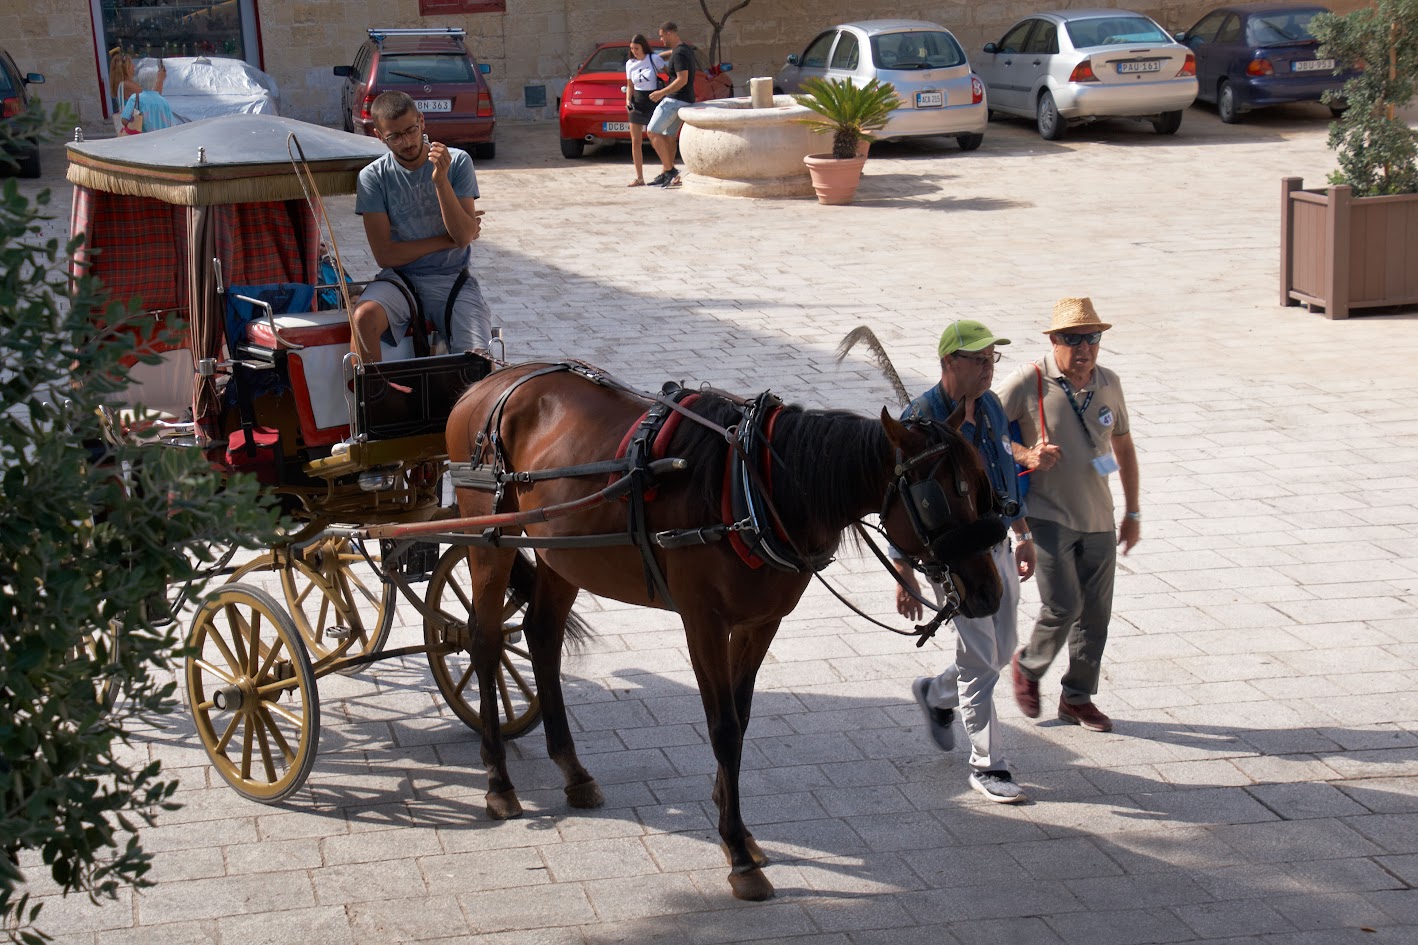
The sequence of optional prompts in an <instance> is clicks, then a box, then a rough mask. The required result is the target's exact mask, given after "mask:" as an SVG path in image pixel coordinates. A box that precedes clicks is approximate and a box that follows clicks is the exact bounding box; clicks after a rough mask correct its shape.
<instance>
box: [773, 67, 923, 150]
mask: <svg viewBox="0 0 1418 945" xmlns="http://www.w3.org/2000/svg"><path fill="white" fill-rule="evenodd" d="M803 88H804V89H806V90H807V94H806V95H794V96H793V98H795V99H797V102H798V104H799V105H802V106H803V107H805V108H810V109H812V110H813V111H815V112H817V115H816V116H809V117H807V118H802V119H799V120H800V121H801V122H802V123H803V124H805V125H807V126H809V127H810V128H812V130H813V131H815V132H818V133H820V134H831V135H832V156H833V157H835V158H850V157H856V156H857V142H858V141H860V140H862V139H863V138H869V137H870V135H869V134H868V132H872V131H876V130H877V129H879V128H882V127H885V125H886V120H887V119H888V118H889V117H890V116H891V113H892V112H893V111H895V110H896V107H897V106H898V105H899V104H900V102H901V100H900V99H899V98H898V97H897V95H896V87H895V86H894V85H892V84H891V83H890V82H881V81H879V80H877V79H872V80H871V81H870V82H868V83H867V84H866V85H853V84H852V83H851V82H847V81H845V80H839V79H831V80H828V79H818V78H812V79H808V80H806V81H804V82H803Z"/></svg>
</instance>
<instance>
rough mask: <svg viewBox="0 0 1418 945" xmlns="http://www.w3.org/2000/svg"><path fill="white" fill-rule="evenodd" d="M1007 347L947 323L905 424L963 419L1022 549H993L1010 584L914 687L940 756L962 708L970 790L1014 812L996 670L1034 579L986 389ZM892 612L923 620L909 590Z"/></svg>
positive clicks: (1002, 438) (911, 577)
mask: <svg viewBox="0 0 1418 945" xmlns="http://www.w3.org/2000/svg"><path fill="white" fill-rule="evenodd" d="M1007 344H1009V339H1008V338H996V337H995V336H994V335H993V334H992V333H991V332H990V330H989V329H988V328H986V327H985V326H984V325H982V324H980V323H979V322H976V321H970V320H967V319H961V320H960V321H956V322H952V323H950V324H949V325H947V326H946V328H945V331H944V332H942V333H941V336H940V345H939V347H938V348H937V353H938V354H939V355H940V383H939V384H936V385H935V386H934V387H932V388H931V389H930V390H928V391H926V392H925V393H924V394H922V395H921V396H919V397H917V398H916V399H915V400H913V401H911V405H910V406H909V407H907V408H906V410H905V412H904V413H903V414H902V415H901V419H903V420H906V419H909V418H912V417H924V418H926V419H930V420H940V421H945V420H949V419H950V418H951V417H952V415H953V414H955V412H956V411H957V410H959V411H961V414H962V417H963V422H962V423H961V426H960V432H961V434H962V435H963V436H964V437H965V438H966V439H967V440H969V441H970V443H971V444H972V445H974V447H975V449H976V450H977V451H978V452H979V454H980V459H981V461H982V462H983V463H984V466H985V472H986V473H987V474H988V476H989V479H990V487H991V488H992V489H993V490H994V493H995V503H996V505H997V506H998V507H999V510H1000V513H1001V515H1002V516H1003V518H1004V520H1005V522H1006V524H1008V525H1009V526H1010V528H1011V529H1012V530H1013V533H1014V536H1015V540H1016V542H1017V544H1018V546H1017V548H1015V549H1012V548H1011V547H1010V545H1011V542H1010V540H1009V539H1005V540H1004V541H1001V542H1000V543H999V544H997V545H995V546H994V548H993V549H991V555H992V557H993V558H994V562H995V567H996V568H997V569H998V570H999V574H1000V582H1001V583H1002V584H1003V585H1004V594H1003V596H1002V597H1001V598H1000V605H999V610H998V611H996V612H995V613H994V615H993V616H989V617H978V618H970V617H964V616H957V617H956V618H955V620H954V624H955V631H956V644H955V661H954V662H953V663H951V664H950V666H949V667H947V668H946V670H945V672H943V673H941V674H940V675H939V676H936V677H934V678H930V677H922V678H920V679H917V680H916V681H915V682H914V683H913V684H912V685H911V691H912V694H913V695H914V696H915V697H916V702H917V704H919V705H920V707H921V711H922V713H924V715H925V718H926V724H927V725H928V726H929V732H930V736H931V738H932V740H933V741H934V742H935V743H936V745H937V746H938V747H939V748H941V749H942V750H943V751H950V750H951V749H953V748H954V747H955V733H954V731H953V725H954V723H955V711H956V709H959V710H960V715H961V719H962V721H963V722H964V723H965V732H966V734H967V735H969V737H970V786H971V787H972V788H974V789H975V790H976V791H979V792H980V793H981V794H983V795H984V796H985V797H987V798H989V799H990V800H992V801H995V802H997V803H1001V804H1014V803H1018V802H1020V801H1022V800H1024V792H1023V790H1021V789H1020V787H1019V785H1018V784H1016V783H1014V777H1013V775H1011V774H1010V771H1009V767H1008V766H1007V765H1006V764H1005V761H1004V756H1003V754H1002V746H1001V743H1000V725H999V720H998V719H997V718H995V711H994V692H995V684H996V683H997V682H999V672H1000V670H1001V669H1003V668H1004V666H1005V665H1006V664H1007V663H1008V662H1009V659H1010V656H1011V655H1012V654H1013V653H1014V647H1015V643H1016V641H1017V632H1016V625H1015V611H1016V609H1017V607H1018V604H1019V582H1020V581H1021V580H1028V579H1029V577H1030V575H1032V574H1033V573H1034V545H1033V543H1032V536H1031V535H1030V534H1029V525H1028V523H1027V522H1026V521H1025V520H1024V497H1023V496H1022V495H1020V491H1019V468H1018V467H1017V466H1016V465H1015V462H1014V453H1013V450H1012V449H1011V443H1010V436H1009V420H1008V419H1007V418H1006V417H1005V413H1004V407H1003V405H1002V404H1001V403H1000V400H999V398H998V397H996V396H995V395H994V393H993V392H991V390H990V382H991V381H992V380H994V376H995V362H996V361H997V360H999V357H1000V356H999V354H997V353H996V351H995V347H996V346H997V345H1007ZM892 550H893V554H892V558H893V562H894V564H895V566H896V570H897V573H898V574H900V575H901V578H902V580H903V581H904V582H905V583H906V584H907V585H908V586H909V587H910V588H911V589H912V590H914V591H916V592H917V593H919V591H920V585H919V584H918V583H917V581H916V575H915V572H914V571H913V570H912V568H911V565H910V563H909V562H908V561H906V560H904V559H902V558H900V557H898V556H897V554H896V553H895V549H892ZM941 599H942V594H941V592H940V588H936V600H937V601H939V600H941ZM896 609H897V611H898V612H900V613H901V615H902V616H904V617H906V618H907V619H910V620H919V619H920V618H921V614H922V609H921V604H920V602H919V601H918V600H916V599H915V598H914V597H912V596H911V595H910V594H909V593H908V592H907V590H906V588H904V587H898V588H897V589H896Z"/></svg>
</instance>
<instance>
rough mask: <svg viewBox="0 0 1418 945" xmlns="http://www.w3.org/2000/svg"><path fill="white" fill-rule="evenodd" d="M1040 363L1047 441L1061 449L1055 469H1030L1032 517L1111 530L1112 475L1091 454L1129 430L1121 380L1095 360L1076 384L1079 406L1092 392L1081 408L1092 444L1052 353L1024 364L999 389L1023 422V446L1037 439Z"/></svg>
mask: <svg viewBox="0 0 1418 945" xmlns="http://www.w3.org/2000/svg"><path fill="white" fill-rule="evenodd" d="M1036 367H1037V368H1038V370H1039V371H1042V372H1043V382H1044V423H1045V424H1046V425H1047V426H1048V428H1049V442H1050V443H1053V444H1054V445H1055V446H1057V447H1059V449H1060V451H1061V453H1062V455H1061V456H1060V458H1059V461H1058V463H1056V464H1055V465H1054V467H1053V468H1052V469H1048V470H1044V471H1042V472H1040V471H1038V470H1036V471H1034V472H1033V473H1030V475H1029V479H1030V483H1029V496H1028V498H1027V500H1026V501H1027V503H1028V513H1027V514H1028V517H1029V518H1031V519H1032V518H1042V519H1046V520H1048V521H1051V522H1057V523H1058V524H1060V525H1063V526H1064V527H1065V528H1071V529H1073V530H1074V531H1079V532H1110V531H1113V530H1114V529H1115V528H1116V527H1117V523H1116V522H1115V521H1114V520H1113V491H1112V489H1111V488H1110V487H1109V484H1108V478H1107V477H1104V476H1100V475H1098V472H1097V471H1096V470H1095V469H1094V468H1093V463H1092V460H1093V457H1094V456H1097V455H1106V454H1109V453H1111V452H1112V449H1113V447H1112V441H1113V435H1114V434H1115V433H1116V434H1127V433H1128V432H1129V430H1130V428H1129V426H1128V412H1127V404H1126V402H1125V401H1124V400H1123V385H1122V383H1121V382H1120V381H1119V380H1118V376H1117V375H1116V374H1114V373H1113V372H1112V371H1110V370H1108V369H1107V368H1105V367H1099V366H1097V365H1094V367H1093V377H1092V378H1091V379H1090V380H1089V382H1088V385H1087V386H1086V387H1084V388H1083V389H1081V390H1078V389H1075V391H1074V397H1075V401H1076V403H1077V404H1078V405H1079V406H1080V407H1082V406H1083V402H1084V399H1085V398H1087V397H1088V395H1089V393H1090V392H1091V393H1092V395H1093V397H1092V399H1091V400H1089V401H1088V406H1087V408H1086V409H1084V411H1083V419H1084V421H1085V422H1086V423H1087V425H1088V432H1089V433H1090V434H1092V436H1093V444H1094V445H1093V446H1090V445H1089V444H1088V438H1087V437H1086V436H1084V433H1083V425H1082V424H1080V423H1079V422H1078V416H1077V415H1076V414H1075V413H1074V410H1073V408H1072V407H1070V406H1069V402H1068V395H1067V394H1065V393H1064V390H1063V388H1062V387H1061V386H1060V385H1059V383H1058V378H1061V377H1063V373H1062V372H1061V371H1060V370H1059V368H1058V365H1057V364H1055V363H1054V356H1053V353H1052V352H1050V353H1049V354H1047V355H1045V356H1044V357H1043V358H1041V359H1040V360H1038V361H1036V362H1034V363H1033V364H1026V365H1024V366H1022V367H1021V368H1020V369H1019V370H1017V371H1015V372H1014V373H1012V374H1010V375H1009V376H1008V377H1006V378H1005V380H1004V383H1003V384H1002V385H1001V386H1000V389H999V390H998V391H997V393H998V394H999V398H1000V401H1001V402H1002V403H1003V404H1004V412H1005V415H1006V416H1008V417H1009V419H1010V420H1017V421H1018V422H1019V432H1020V438H1021V440H1022V441H1023V443H1024V445H1025V446H1033V445H1034V444H1035V443H1037V442H1039V373H1038V372H1036V370H1035V369H1036Z"/></svg>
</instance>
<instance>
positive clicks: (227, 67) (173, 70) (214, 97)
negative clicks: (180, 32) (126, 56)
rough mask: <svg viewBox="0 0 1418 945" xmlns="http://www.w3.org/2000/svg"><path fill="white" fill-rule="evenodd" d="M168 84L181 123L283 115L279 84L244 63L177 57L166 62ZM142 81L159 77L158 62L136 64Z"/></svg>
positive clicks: (169, 99)
mask: <svg viewBox="0 0 1418 945" xmlns="http://www.w3.org/2000/svg"><path fill="white" fill-rule="evenodd" d="M163 62H164V63H165V64H166V65H167V81H166V82H165V83H163V89H162V96H163V98H165V99H167V102H168V104H169V105H171V106H172V113H173V115H175V116H176V117H177V120H178V121H179V122H185V121H197V120H198V119H200V118H216V117H218V116H220V115H240V114H248V115H279V114H280V113H281V112H280V101H281V93H280V90H279V89H277V87H276V80H275V79H273V78H271V77H270V76H268V75H267V74H266V73H264V72H262V71H261V70H260V69H257V68H256V67H255V66H253V65H251V64H250V63H248V62H243V61H242V60H240V59H221V58H216V57H212V58H208V57H206V56H199V57H195V58H194V57H191V56H187V57H175V58H172V59H164V60H163ZM135 66H136V68H137V71H138V75H139V77H140V81H141V76H142V75H143V74H144V73H152V74H154V75H156V74H157V70H158V61H157V60H156V59H140V60H138V61H137V63H135Z"/></svg>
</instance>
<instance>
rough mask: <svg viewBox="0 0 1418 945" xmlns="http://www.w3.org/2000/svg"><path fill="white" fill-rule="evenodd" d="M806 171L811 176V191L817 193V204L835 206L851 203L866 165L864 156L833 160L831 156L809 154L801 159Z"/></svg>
mask: <svg viewBox="0 0 1418 945" xmlns="http://www.w3.org/2000/svg"><path fill="white" fill-rule="evenodd" d="M803 163H804V164H806V165H807V170H808V173H809V174H810V175H812V189H813V190H815V191H817V202H818V203H825V204H828V205H832V206H837V205H840V204H844V203H851V202H852V197H853V196H855V195H856V193H857V184H858V183H859V182H860V181H861V179H862V166H863V165H864V164H866V163H867V158H866V155H864V154H859V155H858V156H857V157H850V158H835V157H833V156H832V155H831V154H809V155H808V156H807V157H805V158H803Z"/></svg>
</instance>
